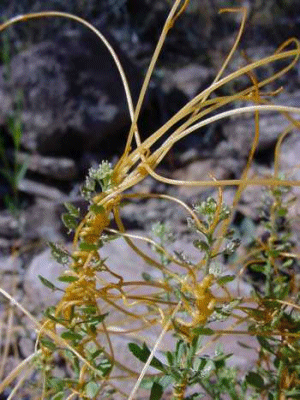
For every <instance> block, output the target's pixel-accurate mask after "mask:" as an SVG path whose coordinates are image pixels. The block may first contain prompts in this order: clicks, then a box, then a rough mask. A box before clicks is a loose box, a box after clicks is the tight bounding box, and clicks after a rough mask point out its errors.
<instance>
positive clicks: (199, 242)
mask: <svg viewBox="0 0 300 400" xmlns="http://www.w3.org/2000/svg"><path fill="white" fill-rule="evenodd" d="M193 245H194V246H195V247H196V249H198V250H200V251H205V252H207V251H208V250H209V245H208V244H207V243H206V242H205V241H204V240H198V239H196V240H194V241H193Z"/></svg>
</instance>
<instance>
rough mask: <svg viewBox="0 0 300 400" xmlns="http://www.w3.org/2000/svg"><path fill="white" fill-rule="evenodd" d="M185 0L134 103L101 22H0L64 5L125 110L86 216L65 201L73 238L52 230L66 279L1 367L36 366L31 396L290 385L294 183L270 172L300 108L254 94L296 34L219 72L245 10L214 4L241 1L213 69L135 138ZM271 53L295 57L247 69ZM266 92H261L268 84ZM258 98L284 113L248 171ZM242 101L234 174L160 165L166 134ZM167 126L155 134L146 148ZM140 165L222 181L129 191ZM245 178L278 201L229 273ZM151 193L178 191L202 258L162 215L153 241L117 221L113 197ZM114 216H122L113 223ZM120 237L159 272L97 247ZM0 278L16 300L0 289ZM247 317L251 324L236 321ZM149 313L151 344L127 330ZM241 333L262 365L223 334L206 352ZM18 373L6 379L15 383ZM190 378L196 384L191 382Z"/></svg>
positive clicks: (269, 392) (233, 391) (94, 175)
mask: <svg viewBox="0 0 300 400" xmlns="http://www.w3.org/2000/svg"><path fill="white" fill-rule="evenodd" d="M187 5H188V0H185V1H180V0H176V1H175V2H174V5H173V7H172V9H171V11H170V14H169V16H168V18H167V20H166V23H165V26H164V28H163V31H162V34H161V37H160V39H159V42H158V44H157V48H156V50H155V52H154V55H153V58H152V60H151V63H150V66H149V69H148V72H147V74H146V77H145V80H144V84H143V87H142V89H141V94H140V97H139V100H138V102H137V105H136V106H135V107H134V106H133V102H132V100H131V96H130V91H129V89H128V84H127V82H126V77H125V74H124V72H123V70H122V66H121V64H120V63H119V61H118V58H117V56H116V54H115V53H114V51H113V49H112V48H111V47H110V45H109V43H107V41H106V40H105V38H104V37H103V35H102V34H101V33H100V32H99V31H97V30H96V29H95V28H94V27H92V26H91V25H90V24H89V23H87V22H86V21H84V20H82V19H80V18H78V17H75V16H72V15H69V14H65V13H60V12H45V13H36V14H29V15H27V16H20V17H16V18H14V19H12V20H10V21H9V22H8V23H6V24H4V25H2V27H0V30H3V29H4V28H6V27H7V26H10V25H11V24H13V23H16V22H18V21H22V20H26V19H32V18H41V17H46V16H53V17H67V18H70V19H72V20H75V21H77V22H80V23H82V24H83V25H85V26H86V27H88V28H89V29H91V30H92V31H93V32H94V33H95V34H96V35H98V37H99V38H100V39H101V40H102V41H103V43H104V44H105V45H106V46H107V48H108V49H109V51H110V53H111V55H112V56H113V58H114V60H115V62H116V65H117V66H118V69H119V71H120V74H121V77H122V80H123V83H124V88H125V91H126V96H127V100H128V106H129V112H130V115H131V119H132V126H131V129H130V131H129V134H128V140H127V144H126V146H125V149H124V153H123V155H122V156H121V158H120V160H119V161H118V162H117V163H116V165H115V166H114V167H112V166H111V165H110V164H109V163H107V162H102V163H101V164H100V166H99V167H98V168H97V169H92V170H90V171H89V175H88V177H87V180H86V182H85V184H84V186H83V189H82V193H83V195H84V197H85V198H86V199H87V201H88V202H89V209H88V212H87V213H86V215H84V217H83V218H82V217H81V212H80V210H78V209H77V208H76V207H74V206H73V205H72V204H67V205H66V208H67V211H68V212H67V213H66V214H65V215H64V216H63V221H64V223H65V225H66V226H67V227H68V228H69V229H70V230H71V231H74V241H73V250H72V251H71V252H69V251H67V250H66V249H65V248H64V247H62V246H60V245H57V244H54V243H52V244H51V248H52V254H53V257H54V258H55V259H56V260H57V261H59V262H60V263H62V264H63V265H65V266H66V270H65V273H64V274H62V275H61V276H60V277H59V278H58V279H59V280H60V281H62V282H65V283H66V287H65V289H64V290H63V294H62V297H61V300H60V301H59V303H58V304H57V305H56V306H55V307H51V308H49V309H47V310H46V311H45V320H44V322H43V323H42V324H41V323H39V322H37V321H35V320H34V319H32V320H33V321H34V322H35V324H36V327H37V329H38V331H39V338H38V343H37V348H36V352H35V353H34V354H33V355H32V356H31V357H29V358H28V359H27V360H25V361H24V362H23V364H22V366H21V367H18V368H17V369H16V370H14V371H12V373H11V374H10V375H9V376H7V377H6V379H5V380H4V382H3V383H2V384H0V392H1V390H3V389H4V388H5V387H7V386H8V385H10V384H11V382H13V381H14V379H15V377H16V375H17V374H18V373H19V372H20V370H22V369H23V368H24V367H25V365H27V366H28V370H29V371H30V370H35V369H37V370H38V371H39V372H40V375H41V377H42V382H43V384H42V387H41V388H40V392H38V396H39V398H42V399H52V400H58V399H63V398H67V399H75V398H78V397H79V398H82V399H91V398H99V399H100V398H101V399H104V398H108V399H114V396H115V395H116V396H117V395H122V396H123V397H125V398H128V399H130V400H132V399H133V398H134V396H135V393H136V390H137V388H138V386H139V385H140V384H141V383H142V384H143V385H144V386H146V387H149V388H151V389H150V390H151V393H150V399H152V400H154V399H155V400H158V399H159V398H161V396H162V394H163V392H164V390H165V389H166V388H168V387H171V388H172V391H173V398H174V400H175V399H186V400H187V399H194V400H195V399H197V398H201V396H202V395H204V393H206V394H208V395H209V396H210V397H211V398H212V399H220V400H221V399H224V398H225V397H224V395H226V396H227V397H226V398H228V396H229V398H231V399H234V400H236V399H241V398H245V396H247V398H249V399H250V398H252V399H255V398H261V399H268V400H275V399H276V400H283V399H288V398H297V396H298V397H299V390H300V386H299V379H298V376H299V366H298V361H297V360H298V359H299V355H300V354H299V353H300V350H299V339H298V338H299V334H300V332H299V328H298V322H297V321H298V319H299V315H298V314H299V312H298V310H299V305H298V300H299V299H298V294H297V293H298V291H299V284H298V282H297V281H296V280H295V279H294V278H293V276H295V272H294V271H291V278H288V277H286V275H285V269H286V268H290V266H291V265H290V264H291V260H294V259H297V258H298V257H299V256H298V255H297V254H294V253H292V248H293V244H292V243H291V242H290V238H289V232H288V231H287V233H286V236H284V235H282V234H281V231H280V230H279V229H278V223H277V220H278V217H285V218H286V217H287V211H288V207H287V205H286V203H284V199H283V189H282V188H283V187H287V188H288V187H293V186H299V185H300V182H299V181H296V180H289V179H280V178H279V170H280V162H279V161H280V160H279V155H280V146H281V143H282V141H283V139H284V137H285V136H286V135H287V134H288V133H289V132H290V131H291V130H292V128H293V127H294V126H299V123H298V122H297V121H296V120H294V118H293V117H292V116H291V114H293V113H300V109H298V108H293V107H286V106H278V105H272V104H271V103H270V101H269V100H267V99H266V96H263V93H262V88H263V87H265V86H266V85H268V84H269V83H272V82H274V81H275V80H276V79H278V78H279V77H280V76H281V75H282V74H284V73H285V72H287V71H288V70H289V69H290V68H291V67H292V66H294V65H295V63H296V62H297V60H298V58H299V56H300V45H299V42H298V41H297V40H296V39H290V40H288V41H287V42H285V43H284V44H283V45H282V46H281V47H280V48H279V49H278V50H277V51H276V52H275V53H274V54H273V55H272V56H269V57H267V58H264V59H262V60H260V61H255V62H253V63H250V64H248V65H245V66H244V67H241V68H240V69H239V70H237V71H236V72H233V73H231V74H229V75H227V76H225V77H224V78H221V76H222V75H223V74H224V71H225V69H226V67H227V65H228V63H229V61H230V59H231V57H232V55H233V53H234V51H235V50H236V47H237V45H238V43H239V40H240V37H241V34H242V31H243V29H244V26H245V21H246V11H245V9H243V8H239V9H232V10H227V9H226V10H223V12H228V11H231V12H240V13H241V14H242V22H241V28H240V31H239V33H238V35H237V39H236V41H235V43H234V45H233V48H232V50H231V51H230V53H229V55H228V57H227V59H226V60H225V62H224V64H223V66H222V68H221V69H220V71H219V73H218V74H217V76H216V78H215V80H214V82H213V83H212V84H211V85H210V86H209V87H208V88H206V89H205V90H203V91H202V92H201V93H200V94H198V95H197V96H196V97H195V98H194V99H192V100H191V101H190V102H189V103H188V104H186V105H185V106H184V107H183V108H182V109H181V110H180V111H178V112H177V113H176V114H175V115H174V116H173V117H172V118H171V119H170V120H169V121H168V122H167V123H165V124H164V125H163V126H162V127H161V128H159V129H158V130H157V131H156V132H154V133H153V134H152V135H151V136H150V137H149V138H147V139H145V140H144V141H143V142H142V140H141V137H140V135H139V131H138V117H139V113H140V110H141V106H142V102H143V99H144V96H145V93H146V90H147V86H148V84H149V80H150V77H151V74H152V71H153V69H154V67H155V63H156V60H157V58H158V55H159V53H160V50H161V48H162V46H163V42H164V40H165V37H166V35H167V33H168V31H169V30H170V29H171V27H172V26H173V24H174V23H175V21H176V20H177V18H178V17H179V16H180V14H181V13H182V12H183V11H184V10H185V8H186V6H187ZM278 60H290V62H289V63H288V64H287V65H286V66H284V67H282V69H281V70H279V71H277V72H275V73H274V75H272V76H269V77H267V78H265V79H264V80H262V81H259V80H258V78H257V77H256V75H255V70H256V69H257V68H259V67H264V66H267V65H269V64H270V63H275V62H276V61H278ZM242 75H247V76H248V77H249V85H248V87H247V88H245V89H243V90H241V91H239V92H237V93H235V94H233V95H227V96H218V94H217V92H216V91H217V89H219V88H221V87H223V86H224V85H226V84H230V83H231V82H232V81H234V80H235V79H237V78H239V77H240V76H242ZM212 94H213V95H214V96H212ZM275 94H276V93H275V92H274V93H269V96H274V95H275ZM236 102H243V104H245V103H246V104H248V103H250V104H251V105H249V106H244V105H242V106H239V107H237V108H234V109H232V110H229V111H228V110H227V111H224V110H222V107H223V108H224V107H227V106H228V105H230V104H235V103H236ZM265 110H267V111H270V110H272V111H278V112H280V113H282V115H283V116H284V117H286V118H287V119H288V120H289V121H290V125H289V126H288V128H287V129H286V131H285V132H283V134H282V135H281V137H280V139H279V141H278V145H277V147H276V151H275V171H274V175H273V176H271V177H260V178H253V177H250V173H249V169H250V166H251V163H252V161H253V156H254V153H255V150H256V147H257V143H258V139H259V112H262V111H265ZM216 111H217V113H216ZM246 112H253V113H254V115H255V122H256V125H255V135H254V140H253V144H252V148H251V151H250V153H249V156H248V162H247V165H246V167H245V169H244V171H243V173H242V176H241V178H240V179H236V180H222V181H218V180H216V179H215V178H214V177H212V179H211V180H210V181H201V182H185V181H176V180H173V179H170V178H166V177H163V176H161V175H159V174H158V173H157V172H155V168H156V167H157V166H158V165H159V164H160V162H161V161H162V159H163V158H164V157H165V156H166V154H167V153H168V152H169V151H170V150H171V149H172V147H173V145H174V144H175V143H176V142H177V141H179V140H180V139H182V138H183V137H185V136H186V135H188V134H189V133H191V132H193V131H195V130H196V129H198V128H199V127H203V126H207V125H208V124H210V123H212V122H214V121H218V120H222V119H224V118H226V117H230V116H233V115H237V114H243V113H246ZM162 138H164V141H163V143H162V144H161V145H160V146H159V147H158V148H154V149H153V147H154V145H155V144H157V142H158V141H159V140H161V139H162ZM148 175H151V176H152V177H154V178H155V179H156V180H158V181H161V182H164V183H167V184H171V185H181V186H212V187H214V188H217V189H218V193H217V196H215V197H216V198H215V197H210V198H208V199H207V200H206V201H204V202H202V203H200V204H196V205H194V206H193V207H190V206H189V205H187V204H185V203H184V202H183V201H181V200H180V199H176V198H174V197H172V196H168V195H164V194H156V195H155V194H143V193H132V192H130V189H131V188H132V187H133V186H135V185H137V184H138V183H139V182H141V181H142V180H143V179H144V178H145V177H147V176H148ZM228 185H231V186H236V187H237V190H236V194H235V198H234V201H233V204H232V205H231V206H230V207H228V206H227V205H224V202H223V187H224V186H228ZM250 185H264V186H267V187H269V188H271V189H272V193H273V201H272V202H271V207H270V209H269V217H268V221H267V225H266V227H267V229H268V230H269V232H270V238H269V240H268V241H267V243H261V241H259V240H257V241H256V242H255V243H253V244H252V246H251V249H250V250H249V249H248V251H247V253H246V256H244V257H243V258H242V259H239V258H238V260H237V261H236V260H234V261H233V263H234V265H232V266H231V267H232V271H233V272H232V273H227V272H223V271H222V268H221V267H220V266H221V265H222V264H223V259H224V257H225V258H226V257H228V256H232V255H235V254H236V252H237V248H238V246H239V244H240V243H239V239H238V237H237V236H235V233H234V231H233V230H232V228H231V226H230V224H231V221H232V218H233V214H234V210H235V207H236V205H237V203H238V201H239V199H240V197H241V194H242V192H243V190H244V189H245V188H246V187H248V186H250ZM99 189H100V193H98V191H99ZM147 197H153V198H157V199H161V200H167V201H172V202H175V203H176V204H177V205H178V206H179V207H182V208H183V209H184V210H185V212H186V214H187V217H188V227H189V228H190V229H191V231H192V232H193V234H194V235H196V237H195V240H194V245H195V247H196V248H197V249H198V250H199V258H198V260H197V262H194V263H193V262H191V261H190V260H189V257H188V255H185V254H184V253H179V252H176V253H173V252H172V251H170V250H169V249H168V244H169V241H170V240H171V236H170V232H169V231H168V227H167V226H166V225H163V224H156V225H155V226H154V229H153V232H154V234H155V235H156V236H157V237H158V240H157V241H155V240H153V239H151V238H146V237H138V236H133V235H130V234H128V233H126V229H125V227H124V224H123V222H122V218H121V206H122V204H123V203H124V202H126V201H130V200H131V199H140V198H147ZM112 218H113V219H114V221H115V223H116V225H117V229H111V228H109V225H110V221H111V219H112ZM279 236H280V238H279ZM116 238H123V239H124V240H125V242H126V243H127V245H128V246H129V247H130V248H131V249H133V250H134V251H135V252H136V254H137V255H138V256H139V257H140V258H141V260H142V261H144V262H147V263H148V264H150V265H151V266H152V267H153V268H154V269H156V270H158V271H159V277H157V276H156V277H153V276H151V274H148V275H147V274H144V279H141V280H139V278H138V276H137V277H136V279H134V280H132V281H128V280H125V279H124V277H123V276H122V274H121V272H119V271H115V270H114V266H113V265H110V260H109V259H105V258H103V257H102V254H101V249H102V247H103V246H106V245H107V243H108V242H109V241H111V240H114V239H116ZM139 240H142V241H144V242H146V243H149V244H150V245H151V246H152V248H153V255H151V256H150V255H148V254H146V253H145V252H144V251H143V250H142V249H141V248H140V247H139V246H138V245H137V242H136V241H139ZM229 259H230V258H229ZM232 259H233V258H232ZM250 266H251V268H252V269H253V268H254V269H259V272H260V273H261V274H262V275H263V279H264V283H263V286H262V287H263V289H260V290H257V289H256V290H255V291H254V293H253V295H252V296H251V298H245V299H244V298H240V297H238V298H237V297H236V296H235V295H234V294H232V291H231V289H230V283H231V282H232V281H234V279H237V276H241V275H242V274H243V273H244V272H245V270H246V268H247V267H249V268H250ZM41 280H42V282H43V283H44V284H45V285H46V286H47V287H49V288H50V289H51V290H58V289H57V287H56V286H55V284H53V283H52V282H49V281H47V280H46V279H45V278H42V277H41ZM141 288H143V293H142V294H141V292H140V289H141ZM60 290H61V289H60ZM0 291H1V293H2V294H3V295H4V296H6V297H7V298H9V299H10V300H11V301H14V300H12V298H11V297H10V296H9V295H8V294H7V293H6V292H5V291H3V290H2V289H0ZM14 302H15V304H16V301H14ZM19 307H20V308H21V306H20V305H19ZM22 311H23V312H26V310H24V309H22ZM27 315H28V313H27ZM215 321H221V322H222V323H223V326H222V329H221V328H220V327H218V328H214V322H215ZM245 323H247V324H248V325H247V328H246V329H244V328H241V329H239V327H240V326H242V324H245ZM155 326H159V327H161V334H160V336H159V338H158V339H157V341H156V343H155V345H154V346H153V348H152V350H150V348H149V347H150V346H149V345H147V344H143V343H139V341H138V340H137V343H136V342H133V341H132V336H133V333H139V334H140V335H142V334H143V333H144V332H145V331H147V330H148V329H151V328H152V327H155ZM118 332H120V333H121V334H122V335H126V336H127V338H128V346H129V350H130V352H131V353H133V355H134V356H135V357H136V358H138V359H139V360H140V361H142V362H143V363H145V366H144V368H143V369H142V367H141V369H142V371H141V372H140V373H138V372H137V371H135V370H132V369H130V368H129V367H128V365H127V363H126V364H125V363H124V362H122V361H121V360H120V358H119V354H118V353H116V352H115V350H114V346H113V340H112V336H113V335H114V334H117V333H118ZM171 333H173V335H174V337H175V342H176V344H175V348H174V349H173V350H170V351H168V352H165V353H161V354H160V356H155V352H156V350H157V349H158V347H159V345H160V343H161V341H162V340H163V337H164V336H165V335H166V334H168V335H169V334H171ZM236 334H243V335H251V336H255V337H256V338H257V342H258V345H259V347H260V348H259V351H258V361H257V365H256V366H255V367H254V368H253V370H250V371H248V372H247V373H246V374H244V375H241V374H240V373H239V371H237V370H236V369H235V368H232V367H229V366H228V365H227V360H228V359H230V356H231V355H230V354H226V353H225V352H223V350H222V349H221V348H220V346H218V347H217V348H216V350H215V356H213V357H210V358H207V357H206V356H204V355H203V354H202V352H203V351H204V349H205V348H207V347H208V346H210V345H214V343H215V340H217V338H218V337H220V336H222V335H236ZM124 351H125V349H124ZM130 352H128V357H130ZM58 355H59V356H60V357H62V358H63V359H64V360H65V361H66V362H67V364H68V365H69V367H70V369H69V371H70V372H69V373H68V374H67V375H66V376H58V375H56V374H55V372H53V366H54V365H55V357H57V356H58ZM149 366H152V367H153V368H155V369H156V370H157V373H152V372H148V367H149ZM144 378H145V379H144ZM124 380H128V381H129V382H132V381H134V380H136V384H135V385H134V388H133V389H132V391H131V393H130V394H129V393H127V392H126V391H125V390H124V389H123V385H120V384H119V385H118V383H120V382H121V383H122V382H123V381H124ZM212 383H214V385H212ZM21 384H23V381H21ZM19 386H20V385H19V384H17V385H16V386H15V388H14V389H13V390H14V392H16V390H18V388H19ZM193 387H195V389H194V390H196V391H195V392H194V393H192V394H189V393H187V392H188V391H189V390H190V389H191V388H193Z"/></svg>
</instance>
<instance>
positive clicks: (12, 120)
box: [0, 35, 28, 219]
mask: <svg viewBox="0 0 300 400" xmlns="http://www.w3.org/2000/svg"><path fill="white" fill-rule="evenodd" d="M10 59H11V57H10V44H9V38H8V36H7V35H4V41H3V48H2V61H3V64H4V79H5V81H6V83H9V82H10V79H11V66H10ZM21 112H22V93H21V92H18V93H17V95H16V99H15V108H14V111H13V113H12V114H11V115H9V116H8V117H7V130H8V134H9V136H10V138H11V139H12V143H13V154H12V156H9V155H8V154H7V146H6V145H5V141H4V136H3V135H2V136H0V161H2V167H1V168H0V174H1V175H2V176H3V177H4V178H5V180H6V182H7V184H8V185H9V188H10V192H11V193H8V194H6V195H5V196H4V201H5V204H6V207H7V208H8V209H9V210H10V212H11V213H12V215H13V216H14V217H16V218H17V219H18V218H19V214H20V209H21V203H20V198H19V184H20V181H21V180H22V179H23V178H24V175H25V173H26V171H27V166H28V159H27V161H25V162H23V163H20V162H19V158H18V154H19V151H20V145H21V139H22V120H21Z"/></svg>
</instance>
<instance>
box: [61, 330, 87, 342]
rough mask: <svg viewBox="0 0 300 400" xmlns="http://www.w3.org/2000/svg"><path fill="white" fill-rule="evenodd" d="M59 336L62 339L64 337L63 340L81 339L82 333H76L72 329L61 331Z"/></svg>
mask: <svg viewBox="0 0 300 400" xmlns="http://www.w3.org/2000/svg"><path fill="white" fill-rule="evenodd" d="M60 336H61V338H62V339H65V340H81V339H82V335H80V334H79V333H76V332H72V331H66V332H63V333H62V334H61V335H60Z"/></svg>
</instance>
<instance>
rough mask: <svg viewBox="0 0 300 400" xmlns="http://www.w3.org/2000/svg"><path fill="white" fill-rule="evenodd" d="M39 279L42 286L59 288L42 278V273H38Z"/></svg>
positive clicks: (52, 288)
mask: <svg viewBox="0 0 300 400" xmlns="http://www.w3.org/2000/svg"><path fill="white" fill-rule="evenodd" d="M38 278H39V280H40V281H41V282H42V284H43V285H44V286H46V287H47V288H49V289H51V290H53V291H54V290H61V289H59V288H58V287H56V286H55V285H54V284H53V283H52V282H50V281H48V279H46V278H44V277H43V276H42V275H38Z"/></svg>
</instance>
